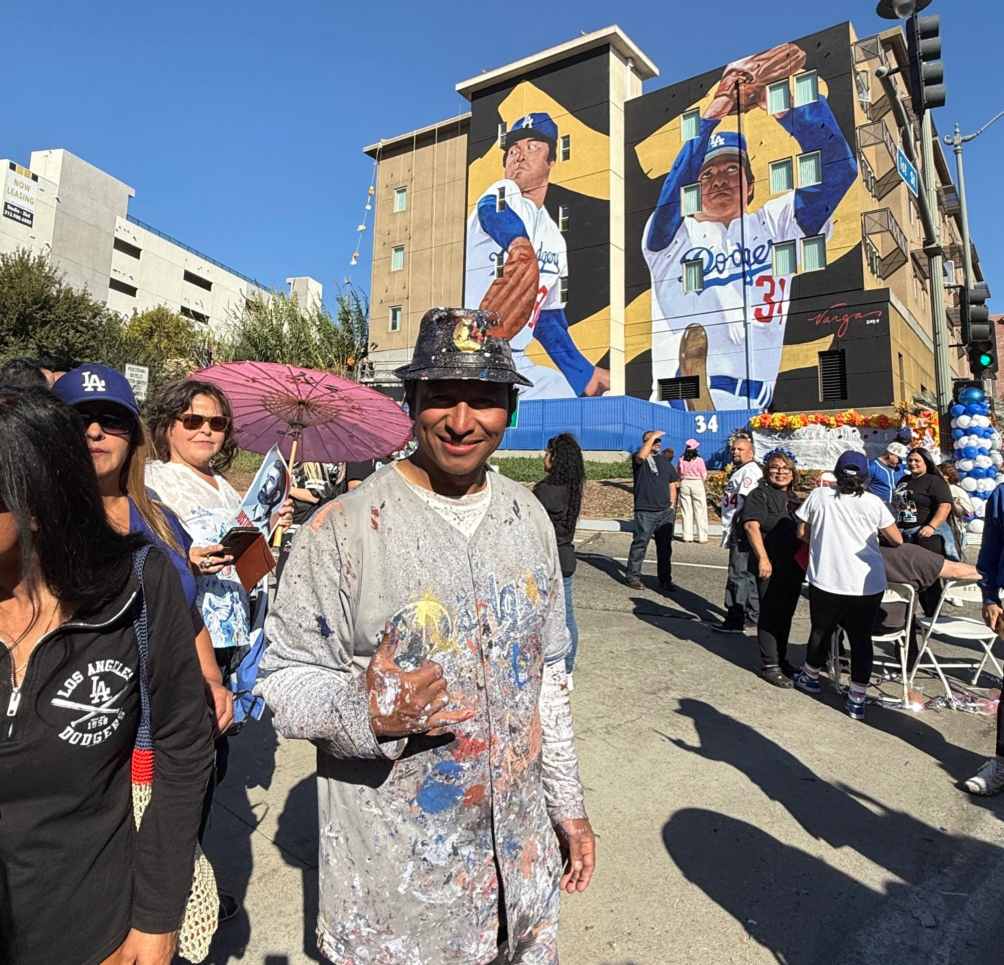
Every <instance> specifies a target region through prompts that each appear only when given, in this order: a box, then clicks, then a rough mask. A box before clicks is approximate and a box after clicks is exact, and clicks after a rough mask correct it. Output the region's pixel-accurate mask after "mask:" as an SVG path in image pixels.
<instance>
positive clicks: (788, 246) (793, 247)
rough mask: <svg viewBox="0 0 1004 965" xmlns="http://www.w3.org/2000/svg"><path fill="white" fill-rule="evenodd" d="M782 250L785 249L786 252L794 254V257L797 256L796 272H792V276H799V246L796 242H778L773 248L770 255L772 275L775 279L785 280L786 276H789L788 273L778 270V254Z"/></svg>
mask: <svg viewBox="0 0 1004 965" xmlns="http://www.w3.org/2000/svg"><path fill="white" fill-rule="evenodd" d="M782 248H783V249H785V250H786V251H788V250H790V251H792V252H793V253H794V255H795V267H794V270H793V271H792V272H791V274H793V275H797V274H798V244H797V243H796V242H794V241H778V242H775V243H774V247H773V249H772V250H771V253H770V270H771V273H772V274H773V275H774V277H775V278H784V277H785V276H787V275H788V274H789V273H788V272H786V271H778V268H777V253H778V251H779V250H781V249H782Z"/></svg>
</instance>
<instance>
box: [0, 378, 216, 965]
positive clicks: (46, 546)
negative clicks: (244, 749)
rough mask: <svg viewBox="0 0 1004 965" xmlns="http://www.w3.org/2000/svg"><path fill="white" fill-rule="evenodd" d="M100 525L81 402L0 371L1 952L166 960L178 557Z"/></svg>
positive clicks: (179, 813)
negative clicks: (143, 789) (145, 797)
mask: <svg viewBox="0 0 1004 965" xmlns="http://www.w3.org/2000/svg"><path fill="white" fill-rule="evenodd" d="M142 544H143V539H142V537H139V536H129V535H126V534H122V533H119V532H117V531H116V530H115V529H113V528H112V527H111V526H110V525H109V524H108V520H107V517H106V515H105V511H104V507H103V505H102V501H101V496H100V494H99V492H98V483H97V478H96V476H95V472H94V463H93V461H92V459H91V455H90V452H89V451H88V449H87V444H86V442H85V439H84V426H83V424H82V423H81V421H80V417H79V416H78V415H76V414H75V413H74V412H73V411H72V410H71V409H69V408H67V407H66V406H65V405H63V403H62V402H60V401H59V400H58V399H56V398H55V396H53V395H52V394H51V393H49V392H48V391H47V390H45V389H34V388H30V389H13V388H10V387H0V642H2V645H0V926H2V927H0V961H2V962H4V963H5V965H8V963H10V965H50V963H53V962H59V963H61V965H93V963H99V962H104V961H106V959H108V958H109V957H111V958H112V960H113V961H116V962H117V961H123V962H135V963H138V965H167V963H168V962H170V960H171V957H172V954H173V950H174V946H175V939H176V932H177V929H178V927H179V924H180V922H181V919H182V916H183V913H184V910H185V903H186V901H187V899H188V893H189V890H190V888H191V885H192V869H193V865H194V860H195V841H196V833H197V831H198V828H199V819H200V815H201V809H202V800H203V797H204V795H205V790H206V783H207V781H208V778H209V770H210V765H211V762H212V739H211V738H212V724H211V721H210V717H209V710H208V707H207V705H206V698H205V692H204V689H203V681H202V674H201V672H200V670H199V663H198V658H197V656H196V652H195V644H194V630H193V628H192V620H191V616H190V612H189V608H188V606H187V605H186V603H185V598H184V595H183V593H182V590H181V583H180V580H179V578H178V574H177V571H176V570H175V569H174V567H173V566H172V564H171V563H170V561H169V560H168V559H167V557H166V556H164V555H163V554H161V553H160V552H158V551H157V550H154V549H151V550H150V551H149V556H148V558H147V560H146V565H145V568H144V575H143V584H142V591H141V587H140V584H139V582H138V580H137V579H136V577H135V576H134V575H133V563H132V560H133V553H134V551H135V550H136V549H137V548H138V547H140V546H142ZM144 599H145V603H146V610H147V628H148V640H149V650H150V659H149V662H148V664H147V668H148V675H147V676H148V682H149V685H148V694H149V699H150V705H149V706H150V727H151V733H152V738H153V741H152V743H153V748H154V765H153V766H154V782H153V786H154V793H153V797H152V800H151V801H150V803H149V805H148V806H147V809H146V812H145V814H144V817H143V823H142V826H141V828H140V829H139V830H138V831H137V830H136V829H135V827H134V824H133V804H132V781H131V764H132V751H133V745H134V744H135V742H136V738H137V730H138V727H139V722H140V687H139V652H138V647H137V643H136V637H135V633H134V630H133V621H134V620H136V619H137V618H138V617H139V615H140V612H141V610H142V604H143V602H144Z"/></svg>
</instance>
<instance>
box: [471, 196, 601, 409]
mask: <svg viewBox="0 0 1004 965" xmlns="http://www.w3.org/2000/svg"><path fill="white" fill-rule="evenodd" d="M516 238H527V239H529V241H530V244H531V245H533V250H534V251H535V252H536V253H537V264H538V266H539V268H540V288H539V289H538V291H537V300H536V302H535V304H534V307H533V311H532V312H531V314H530V317H529V318H528V319H527V321H526V325H525V326H524V327H523V328H522V329H521V330H520V331H519V332H517V333H516V334H515V335H514V336H513V337H512V338H511V339H510V340H509V345H510V347H511V348H512V352H513V361H514V362H515V363H516V368H517V370H518V371H519V373H520V375H523V376H525V377H526V378H528V379H529V380H530V381H531V382H533V387H532V388H525V389H523V388H521V389H520V396H521V397H522V398H525V399H533V398H548V399H554V398H573V397H575V396H576V395H580V394H581V393H582V390H583V389H584V388H585V384H586V382H588V381H589V379H590V377H591V376H592V374H593V366H592V364H590V363H588V362H586V361H585V359H583V358H582V356H581V353H579V352H578V350H577V349H575V346H574V343H572V342H571V337H570V336H569V335H568V321H567V320H566V319H565V317H564V315H565V311H564V310H565V303H564V301H563V300H562V298H561V279H562V278H564V277H567V275H568V247H567V245H566V244H565V238H564V236H563V235H562V233H561V232H560V231H559V230H558V226H557V225H556V224H555V223H554V219H553V218H552V217H551V215H550V213H549V212H548V210H547V208H545V207H544V206H543V205H541V206H540V207H538V206H537V205H536V204H535V203H534V202H533V201H531V200H530V199H529V198H524V197H523V194H522V192H521V191H520V189H519V187H518V186H517V184H516V182H515V181H510V180H508V179H506V178H503V179H502V180H500V181H496V182H495V183H494V184H492V185H491V186H490V187H489V188H488V190H487V191H485V193H484V194H483V195H482V196H481V197H480V198H479V199H478V203H477V204H476V205H475V206H474V210H473V211H472V212H471V216H470V218H469V219H468V221H467V253H466V262H465V272H466V278H465V282H464V305H465V306H466V307H468V308H477V307H478V305H480V304H481V299H482V298H484V297H485V293H486V292H487V291H488V289H489V287H490V286H491V283H492V282H493V281H494V280H495V277H496V270H497V269H498V268H499V267H500V266H501V265H502V264H503V263H504V261H505V258H506V252H507V251H508V250H509V245H510V244H512V242H513V240H514V239H516ZM562 325H563V331H564V339H562V340H561V343H560V344H558V345H554V344H552V343H554V342H557V341H558V340H557V338H556V336H557V334H558V332H557V329H560V328H561V327H562ZM538 326H540V327H539V328H538ZM549 329H554V336H555V337H554V338H549V337H548V334H549V332H548V330H549ZM534 335H537V337H538V340H539V341H540V342H541V344H542V345H543V346H544V348H545V350H546V351H547V352H548V354H549V355H550V356H551V358H552V360H553V361H554V363H555V365H557V366H558V368H559V370H560V371H555V370H554V369H550V368H546V367H545V366H541V365H535V364H534V363H533V362H531V361H530V359H529V358H527V356H526V350H527V348H529V346H530V342H531V341H532V340H533V338H534ZM565 341H567V343H568V344H567V345H565V344H564V342H565ZM569 349H570V350H571V352H569Z"/></svg>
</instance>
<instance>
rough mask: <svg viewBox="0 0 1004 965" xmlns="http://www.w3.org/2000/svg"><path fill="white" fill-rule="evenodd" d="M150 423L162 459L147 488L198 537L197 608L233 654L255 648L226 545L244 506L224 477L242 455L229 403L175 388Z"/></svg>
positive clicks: (161, 396)
mask: <svg viewBox="0 0 1004 965" xmlns="http://www.w3.org/2000/svg"><path fill="white" fill-rule="evenodd" d="M149 421H150V433H151V435H152V436H153V443H154V448H155V449H156V452H157V457H158V460H159V461H157V460H154V461H152V462H149V463H147V468H146V482H147V485H148V486H149V487H150V488H151V489H152V490H153V491H154V492H155V493H156V494H157V497H158V498H159V499H160V501H161V502H163V503H164V504H165V505H166V506H168V507H169V508H170V509H172V510H173V511H174V513H175V514H176V515H177V516H178V518H179V519H180V520H181V523H182V525H183V526H184V527H185V529H186V530H187V531H188V534H189V535H190V536H191V537H192V549H191V552H190V557H191V561H192V565H193V566H194V567H195V569H196V571H197V573H198V578H197V583H198V596H197V598H196V603H197V605H198V606H199V609H200V610H201V612H202V620H203V622H204V623H205V625H206V628H207V629H208V630H209V635H210V636H211V637H212V639H213V646H214V647H216V649H217V650H229V651H230V653H231V654H233V653H234V651H235V650H236V648H239V647H243V646H246V645H247V644H248V641H249V637H250V628H249V620H250V603H249V600H248V594H247V591H246V590H245V589H244V587H243V586H242V585H241V582H240V580H239V579H238V578H237V571H236V570H235V569H234V567H233V566H231V565H230V564H231V563H232V562H233V558H232V557H231V556H229V555H226V554H225V553H224V551H223V547H222V546H221V545H220V539H221V538H222V537H223V535H224V534H225V533H226V532H227V531H228V530H229V529H230V528H231V527H232V526H233V525H234V521H235V516H236V514H237V510H238V508H239V507H240V504H241V497H240V496H239V495H238V494H237V492H236V491H235V490H234V488H233V486H231V485H230V483H228V482H227V481H226V479H224V478H223V476H222V475H221V472H222V471H223V470H225V469H226V468H227V467H228V466H229V465H230V463H231V462H232V461H233V458H234V456H235V455H236V453H237V444H236V442H235V439H234V428H233V415H232V413H231V409H230V403H229V401H228V400H227V397H226V395H224V394H223V392H222V391H220V389H218V388H217V387H216V386H215V385H212V384H210V383H208V382H197V381H194V380H186V381H179V382H172V383H169V384H168V385H165V386H164V387H163V388H162V389H161V390H160V391H159V392H158V393H157V396H156V398H155V399H154V400H153V401H152V403H151V407H150V420H149ZM291 523H292V503H291V501H287V504H286V506H285V507H284V516H283V517H281V518H280V525H283V526H288V525H290V524H291ZM221 656H222V655H221ZM221 662H222V663H225V662H226V658H224V660H223V661H221ZM230 669H232V668H230Z"/></svg>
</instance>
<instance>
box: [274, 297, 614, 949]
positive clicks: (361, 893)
mask: <svg viewBox="0 0 1004 965" xmlns="http://www.w3.org/2000/svg"><path fill="white" fill-rule="evenodd" d="M397 374H398V376H399V377H400V378H402V379H403V380H404V381H405V385H406V392H407V396H408V401H409V405H410V407H411V412H412V413H413V415H414V418H415V435H416V438H417V441H418V450H417V451H416V452H415V453H414V454H413V455H412V456H411V457H410V458H409V459H406V460H402V461H400V462H398V463H395V464H393V465H390V466H386V467H385V468H383V469H382V470H380V471H378V472H377V473H376V474H375V475H373V476H371V477H370V479H368V480H367V481H366V482H365V483H364V484H363V485H362V486H360V487H359V488H358V489H356V490H355V491H353V492H352V493H349V494H348V495H347V496H345V497H343V498H341V499H340V500H338V501H337V502H335V503H332V504H330V505H329V506H327V507H325V508H324V509H322V510H321V511H320V512H319V513H318V514H317V515H315V517H314V519H313V520H312V521H311V523H310V525H308V526H307V527H305V528H304V530H303V531H301V533H300V534H299V535H298V536H297V538H296V541H295V543H294V546H293V550H292V554H291V556H290V559H289V563H288V565H287V569H286V572H285V574H284V576H283V582H282V585H281V587H280V590H279V594H278V598H277V601H276V604H275V606H274V607H273V610H272V614H271V616H270V617H269V624H268V634H269V638H270V640H271V648H270V649H269V651H268V653H267V654H266V656H265V659H264V662H263V670H264V672H265V673H266V676H265V678H264V679H263V680H262V682H261V683H260V684H259V686H258V691H259V692H260V693H261V694H262V695H263V696H264V697H265V699H266V700H267V701H268V703H269V705H270V706H271V707H272V710H273V712H274V714H275V722H276V726H277V728H278V730H279V732H280V733H281V734H283V735H284V736H286V737H299V738H306V739H308V740H312V741H313V742H314V743H315V744H316V745H317V748H318V806H319V807H318V809H319V819H320V861H319V868H320V872H319V873H320V893H321V896H320V910H319V915H318V938H319V942H320V947H321V950H322V951H323V952H324V954H325V955H326V956H328V957H329V958H330V959H331V960H332V961H334V962H336V963H344V965H348V963H357V962H370V963H374V965H377V963H379V965H441V963H442V965H445V963H457V962H463V963H471V965H486V963H498V965H502V963H507V962H520V963H524V965H538V963H541V965H554V963H557V961H558V952H557V930H558V904H559V894H560V888H564V889H565V890H566V891H569V892H575V891H584V890H585V888H586V887H587V886H588V884H589V881H590V878H591V877H592V873H593V866H594V858H595V843H594V838H593V832H592V829H591V827H590V824H589V820H588V818H587V817H586V812H585V807H584V804H583V796H582V785H581V782H580V779H579V769H578V759H577V756H576V752H575V744H574V735H573V731H572V718H571V710H570V706H569V700H568V691H567V689H566V687H565V671H564V662H563V661H564V654H565V650H566V648H567V646H568V633H567V630H566V627H565V616H564V614H565V611H564V597H563V595H562V594H563V586H562V580H561V568H560V565H559V562H558V552H557V546H556V545H555V538H554V531H553V529H552V527H551V525H550V521H549V520H548V517H547V515H546V513H545V512H544V511H543V509H542V507H541V506H540V504H539V503H538V502H537V501H536V500H535V499H534V498H533V495H532V494H531V493H530V492H529V490H527V489H525V488H524V487H522V486H520V485H518V484H516V483H514V482H511V481H510V480H508V479H505V478H504V477H502V476H499V475H497V474H495V473H486V472H485V465H486V463H487V460H488V457H489V456H490V455H491V453H492V452H494V451H495V449H496V448H497V446H498V444H499V442H500V441H501V439H502V434H503V432H504V431H505V426H506V423H507V421H508V414H509V411H510V410H511V407H512V406H513V405H514V404H515V386H516V385H519V384H523V383H524V382H525V381H526V380H525V379H523V378H522V377H521V376H520V375H519V374H518V373H517V372H516V370H515V368H514V366H513V362H512V354H511V352H510V349H509V346H508V344H507V343H506V342H505V341H504V340H503V339H501V338H498V337H497V336H496V335H495V334H493V328H492V326H491V316H487V315H485V314H484V313H481V312H474V311H463V310H451V309H433V310H432V311H430V312H428V313H426V316H425V317H424V318H423V319H422V326H421V330H420V333H419V337H418V342H417V345H416V348H415V354H414V357H413V359H412V362H411V364H410V365H408V366H405V367H404V368H402V369H399V370H398V373H397ZM562 853H564V857H565V868H564V872H563V873H562Z"/></svg>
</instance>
